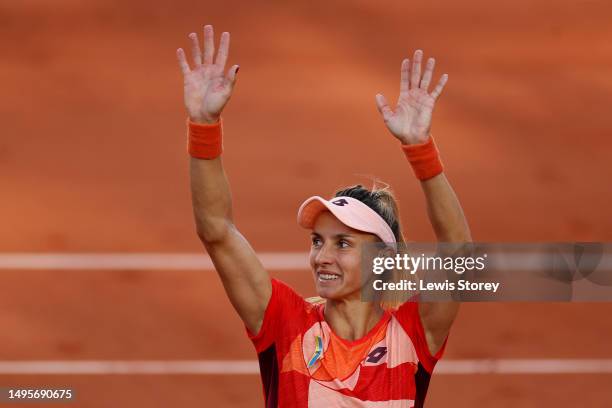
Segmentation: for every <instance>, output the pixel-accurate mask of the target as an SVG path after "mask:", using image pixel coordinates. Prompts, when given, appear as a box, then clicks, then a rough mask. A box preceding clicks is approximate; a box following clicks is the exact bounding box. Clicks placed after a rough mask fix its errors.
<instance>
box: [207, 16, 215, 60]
mask: <svg viewBox="0 0 612 408" xmlns="http://www.w3.org/2000/svg"><path fill="white" fill-rule="evenodd" d="M213 55H215V33H214V31H213V26H211V25H205V26H204V64H212V63H213Z"/></svg>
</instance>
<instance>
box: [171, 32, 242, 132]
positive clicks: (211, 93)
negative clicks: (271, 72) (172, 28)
mask: <svg viewBox="0 0 612 408" xmlns="http://www.w3.org/2000/svg"><path fill="white" fill-rule="evenodd" d="M189 37H190V38H191V41H192V54H193V68H191V67H189V64H188V63H187V59H186V57H185V52H184V51H183V50H182V49H180V48H179V50H178V51H177V56H178V59H179V65H180V66H181V70H182V72H183V82H184V98H185V107H186V108H187V113H188V114H189V117H190V118H191V120H194V121H203V122H211V121H216V120H218V118H219V117H220V115H221V111H222V110H223V108H224V107H225V105H226V104H227V102H228V101H229V99H230V97H231V94H232V90H233V87H234V83H235V81H236V73H237V71H238V65H234V66H232V68H230V69H229V71H228V74H227V75H225V74H224V70H225V63H226V61H227V55H228V52H229V33H223V34H222V35H221V41H220V46H219V51H218V53H217V58H216V60H215V61H214V62H213V53H214V40H213V28H212V26H206V27H204V59H203V60H202V54H201V52H200V45H199V42H198V37H197V35H196V34H195V33H192V34H190V35H189Z"/></svg>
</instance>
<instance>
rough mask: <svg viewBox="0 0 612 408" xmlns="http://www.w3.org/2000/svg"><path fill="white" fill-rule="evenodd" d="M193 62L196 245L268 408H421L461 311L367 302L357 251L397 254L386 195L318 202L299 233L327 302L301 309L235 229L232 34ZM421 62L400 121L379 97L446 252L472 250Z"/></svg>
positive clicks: (394, 217)
mask: <svg viewBox="0 0 612 408" xmlns="http://www.w3.org/2000/svg"><path fill="white" fill-rule="evenodd" d="M189 37H190V39H191V43H192V54H193V61H192V65H191V66H190V65H189V63H188V62H187V58H186V56H185V52H184V51H183V50H182V49H178V50H177V56H178V60H179V65H180V67H181V70H182V72H183V75H184V89H185V106H186V108H187V112H188V115H189V119H188V130H189V152H190V154H191V156H192V158H191V164H190V173H191V190H192V198H193V208H194V215H195V221H196V226H197V233H198V236H199V238H200V239H201V241H202V243H203V244H204V246H205V247H206V250H207V252H208V254H209V255H210V257H211V258H212V260H213V262H214V264H215V267H216V269H217V272H218V273H219V276H220V277H221V280H222V282H223V285H224V287H225V290H226V292H227V295H228V297H229V299H230V301H231V302H232V305H233V306H234V308H235V309H236V311H237V312H238V314H239V315H240V317H241V319H242V320H243V322H244V324H245V326H246V329H247V333H248V335H249V337H250V338H251V340H252V341H253V343H254V345H255V347H256V350H257V353H258V356H259V362H260V368H261V377H262V381H263V386H264V396H265V400H266V406H268V407H277V406H283V407H288V406H291V407H345V406H346V407H348V406H351V407H381V406H385V407H412V406H417V407H418V406H422V405H423V402H424V398H425V394H426V392H427V387H428V383H429V378H430V375H431V373H432V370H433V368H434V365H435V363H436V361H437V360H438V359H439V358H440V356H441V355H442V352H443V350H444V346H445V342H446V338H447V335H448V333H449V329H450V326H451V324H452V322H453V320H454V318H455V316H456V313H457V310H458V304H457V303H452V302H447V303H430V304H426V303H421V304H417V303H413V302H406V303H403V304H402V305H401V306H400V307H399V308H396V309H391V310H386V309H385V308H383V307H382V306H381V305H380V304H379V303H376V302H362V301H361V299H360V290H361V289H362V282H361V279H360V273H361V269H360V265H361V258H360V254H361V250H362V248H363V246H364V245H366V244H369V243H375V242H380V241H383V242H387V243H389V242H391V243H394V242H402V241H403V239H402V234H401V228H400V224H399V219H398V214H397V208H396V205H395V201H394V199H393V196H392V195H391V193H390V192H388V191H386V190H374V191H370V190H367V189H365V188H363V187H361V186H355V187H352V188H348V189H344V190H342V191H339V192H337V193H336V197H335V198H333V199H331V200H329V201H328V200H325V199H322V198H320V197H312V198H310V199H308V200H306V202H304V204H303V205H302V206H301V208H300V209H299V212H298V222H299V224H300V225H301V226H303V227H305V228H308V229H311V230H312V235H311V236H312V246H311V250H310V266H311V268H312V272H313V275H314V280H315V284H316V289H317V292H318V294H319V296H320V297H322V298H324V299H325V302H320V303H313V302H309V301H306V300H304V299H303V298H301V297H300V296H299V295H297V294H296V293H295V292H294V291H293V290H292V289H291V288H290V287H288V286H287V285H285V284H283V283H282V282H280V281H278V280H275V279H271V278H270V276H269V275H268V273H267V272H266V270H265V269H264V268H263V266H262V264H261V262H260V261H259V260H258V259H257V256H256V254H255V252H254V251H253V249H252V248H251V246H250V245H249V243H248V242H247V241H246V239H245V238H244V237H243V236H242V235H241V234H240V232H239V231H238V230H237V228H236V226H235V225H234V223H233V221H232V202H231V196H230V190H229V184H228V181H227V178H226V176H225V173H224V170H223V165H222V162H221V158H220V155H221V152H222V140H221V136H222V135H221V134H222V129H221V127H222V124H221V112H222V110H223V107H224V106H225V105H226V103H227V102H228V100H229V99H230V97H231V95H232V91H233V89H234V86H235V84H236V74H237V73H238V68H239V67H238V65H234V66H232V67H231V68H230V69H229V70H228V71H227V73H225V64H226V60H227V56H228V50H229V40H230V36H229V33H227V32H224V33H223V34H222V35H221V40H220V46H219V50H218V52H217V55H216V58H215V59H214V60H213V54H214V36H213V28H212V26H210V25H207V26H205V27H204V52H203V55H202V53H201V51H200V46H199V41H198V36H197V35H196V34H194V33H192V34H190V35H189ZM421 59H422V52H421V51H416V52H415V53H414V58H413V62H412V66H411V67H410V63H409V61H408V59H405V60H404V61H403V62H402V66H401V85H400V96H399V100H398V103H397V106H396V107H395V109H391V108H390V107H389V106H388V105H387V102H386V100H385V98H384V97H383V96H382V95H381V94H378V95H376V103H377V106H378V109H379V111H380V113H381V115H382V117H383V119H384V122H385V125H386V126H387V128H388V129H389V131H390V132H391V134H393V135H394V136H395V137H396V138H397V139H398V140H399V141H400V142H401V144H402V149H403V150H404V152H405V153H406V156H407V158H408V160H409V161H410V163H411V165H412V167H413V170H414V172H415V174H416V176H417V178H418V179H419V180H421V186H422V189H423V192H424V193H425V198H426V200H427V208H428V214H429V218H430V220H431V223H432V226H433V228H434V231H435V233H436V236H437V239H438V241H440V242H468V241H470V240H471V238H470V232H469V228H468V226H467V223H466V221H465V218H464V216H463V213H462V210H461V207H460V205H459V202H458V200H457V198H456V196H455V194H454V192H453V190H452V189H451V187H450V185H449V183H448V181H447V180H446V177H445V176H444V173H443V171H442V166H441V163H440V161H439V159H438V156H437V150H436V148H435V146H434V145H433V139H431V137H430V135H429V131H430V124H431V115H432V111H433V108H434V104H435V101H436V99H437V97H438V96H439V95H440V93H441V92H442V89H443V87H444V84H445V83H446V80H447V76H446V75H443V76H442V77H441V79H440V80H439V82H438V83H437V85H436V87H435V88H434V90H433V91H431V92H430V91H429V85H430V82H431V79H432V74H433V68H434V60H433V59H432V58H430V59H429V60H428V61H427V64H426V66H425V70H424V72H423V74H422V75H421Z"/></svg>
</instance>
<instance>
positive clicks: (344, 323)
mask: <svg viewBox="0 0 612 408" xmlns="http://www.w3.org/2000/svg"><path fill="white" fill-rule="evenodd" d="M383 313H384V311H383V309H382V308H381V307H380V305H379V304H378V303H377V302H362V301H361V300H358V299H356V300H343V299H340V300H331V299H328V300H327V302H326V303H325V320H326V321H327V323H328V324H329V325H330V326H331V328H332V330H333V331H334V333H336V335H338V336H339V337H341V338H343V339H345V340H349V341H355V340H358V339H360V338H362V337H364V336H365V335H366V334H368V332H369V331H370V330H372V328H373V327H374V326H376V324H377V323H378V322H379V321H380V318H381V317H382V315H383Z"/></svg>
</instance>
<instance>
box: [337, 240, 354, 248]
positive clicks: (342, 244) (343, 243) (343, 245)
mask: <svg viewBox="0 0 612 408" xmlns="http://www.w3.org/2000/svg"><path fill="white" fill-rule="evenodd" d="M338 246H339V247H340V248H348V247H350V246H351V244H350V242H348V241H347V240H345V239H341V240H340V241H338Z"/></svg>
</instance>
